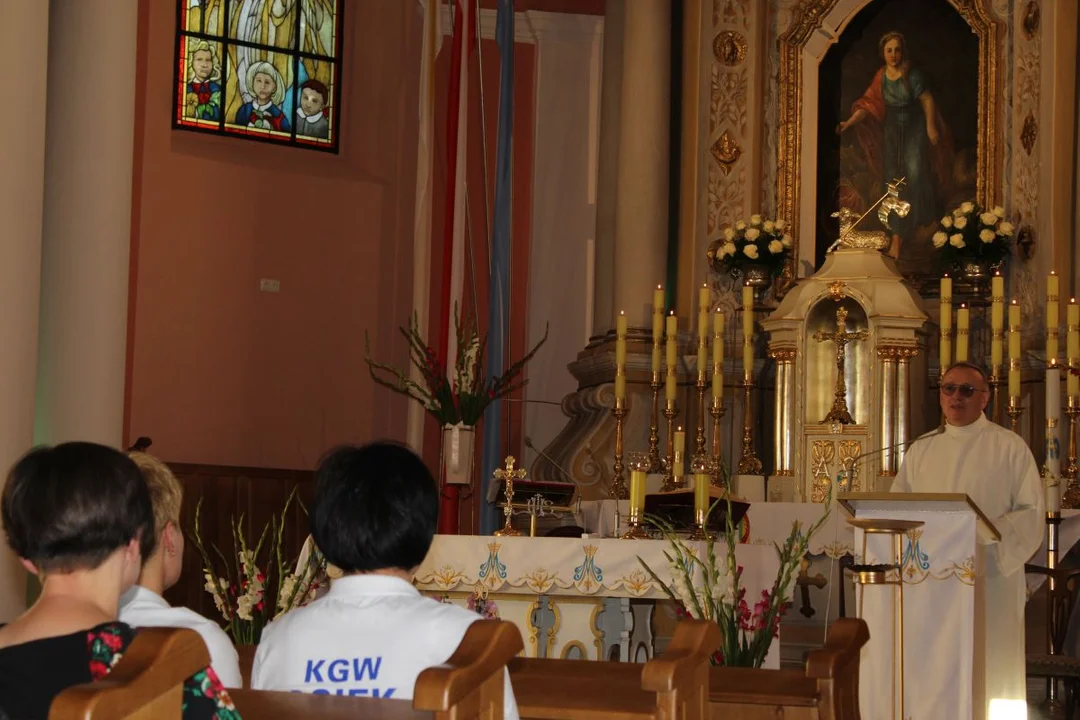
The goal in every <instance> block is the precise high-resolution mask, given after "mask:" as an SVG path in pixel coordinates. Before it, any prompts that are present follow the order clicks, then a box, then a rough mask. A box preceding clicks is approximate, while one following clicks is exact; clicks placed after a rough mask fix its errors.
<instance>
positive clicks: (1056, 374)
mask: <svg viewBox="0 0 1080 720" xmlns="http://www.w3.org/2000/svg"><path fill="white" fill-rule="evenodd" d="M1060 478H1061V368H1059V367H1058V366H1057V363H1056V362H1055V361H1054V360H1053V359H1052V358H1051V360H1050V367H1048V368H1047V369H1046V482H1047V488H1046V511H1047V512H1057V511H1059V510H1061V483H1060Z"/></svg>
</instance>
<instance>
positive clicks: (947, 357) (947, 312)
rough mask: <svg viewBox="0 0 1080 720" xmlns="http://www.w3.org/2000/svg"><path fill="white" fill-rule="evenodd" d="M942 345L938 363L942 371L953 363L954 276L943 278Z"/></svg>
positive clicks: (940, 321) (940, 323) (940, 322)
mask: <svg viewBox="0 0 1080 720" xmlns="http://www.w3.org/2000/svg"><path fill="white" fill-rule="evenodd" d="M938 324H939V325H940V326H941V346H940V348H939V351H938V365H940V366H941V372H945V370H946V368H948V367H949V365H951V364H952V278H950V277H949V276H948V275H946V276H945V277H943V278H941V317H940V320H939V322H938Z"/></svg>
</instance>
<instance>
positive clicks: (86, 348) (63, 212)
mask: <svg viewBox="0 0 1080 720" xmlns="http://www.w3.org/2000/svg"><path fill="white" fill-rule="evenodd" d="M32 4H37V3H32ZM137 6H138V3H135V2H132V1H131V0H52V2H51V3H50V14H49V22H50V24H49V44H48V49H49V83H48V104H47V118H48V120H47V125H46V137H47V139H48V146H49V152H48V155H47V157H46V159H45V210H44V229H43V239H42V259H41V288H42V290H41V325H40V331H39V336H38V341H39V348H38V349H39V352H38V372H37V405H36V409H37V413H36V417H35V426H34V438H35V441H37V442H49V443H56V442H63V441H67V440H76V439H78V440H90V441H94V442H100V443H105V444H109V445H114V446H115V445H119V444H120V443H121V441H122V437H121V435H122V433H123V419H124V379H125V363H126V356H125V345H126V340H127V298H128V270H129V268H128V252H129V246H130V242H131V222H132V219H131V190H132V152H133V142H134V118H135V67H136V63H137V60H138V58H137V52H136V35H137V30H136V28H137V24H138V23H137V16H138V11H137ZM25 64H26V63H25V62H19V63H18V66H19V67H24V66H25ZM83 70H86V71H87V72H89V73H90V74H89V75H87V74H86V73H85V72H83ZM91 76H94V77H97V78H98V79H99V80H100V81H98V82H93V81H91V80H90V78H91ZM151 105H152V106H153V103H151ZM93 108H96V109H97V110H93V111H92V110H91V109H93ZM94 112H97V113H98V114H97V115H96V117H97V120H95V121H88V117H90V115H93V114H94ZM88 113H89V115H88ZM155 121H164V116H161V117H159V118H157V119H156V120H155Z"/></svg>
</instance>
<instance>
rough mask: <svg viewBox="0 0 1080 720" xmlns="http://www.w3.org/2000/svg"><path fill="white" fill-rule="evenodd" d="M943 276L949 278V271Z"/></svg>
mask: <svg viewBox="0 0 1080 720" xmlns="http://www.w3.org/2000/svg"><path fill="white" fill-rule="evenodd" d="M941 277H943V278H947V277H949V273H945V274H944V275H942V276H941Z"/></svg>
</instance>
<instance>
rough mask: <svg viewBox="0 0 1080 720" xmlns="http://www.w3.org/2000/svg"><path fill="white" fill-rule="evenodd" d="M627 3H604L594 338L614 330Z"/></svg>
mask: <svg viewBox="0 0 1080 720" xmlns="http://www.w3.org/2000/svg"><path fill="white" fill-rule="evenodd" d="M625 20H626V0H607V2H606V3H605V4H604V49H603V60H602V63H603V65H602V70H601V79H600V140H599V147H598V149H597V177H596V236H595V237H596V240H595V242H596V252H595V255H594V260H593V330H592V331H593V335H604V334H605V333H607V332H608V331H609V330H611V329H612V328H614V327H615V310H614V306H613V301H614V292H615V287H614V282H615V280H614V278H615V208H616V207H617V203H616V191H617V187H616V185H617V180H618V171H619V111H620V107H621V104H622V62H623V58H622V55H623V29H624V26H625Z"/></svg>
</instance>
